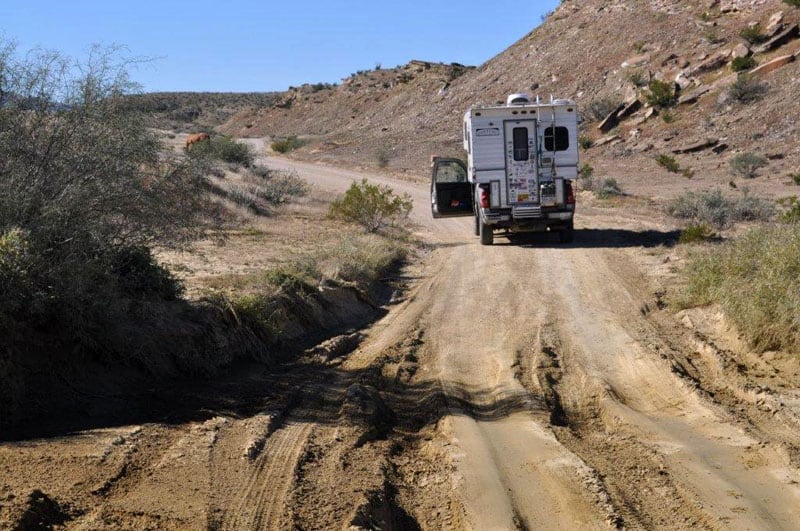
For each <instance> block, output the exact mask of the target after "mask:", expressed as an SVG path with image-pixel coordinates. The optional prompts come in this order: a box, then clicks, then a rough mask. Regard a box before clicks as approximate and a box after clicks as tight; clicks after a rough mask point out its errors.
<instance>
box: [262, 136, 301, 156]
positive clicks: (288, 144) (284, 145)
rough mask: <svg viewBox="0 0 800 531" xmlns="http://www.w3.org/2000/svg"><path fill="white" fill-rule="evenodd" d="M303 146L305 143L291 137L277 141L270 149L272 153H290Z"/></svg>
mask: <svg viewBox="0 0 800 531" xmlns="http://www.w3.org/2000/svg"><path fill="white" fill-rule="evenodd" d="M302 146H303V141H302V140H299V139H298V138H297V137H296V136H290V137H287V138H284V139H283V140H276V141H274V142H273V143H272V144H270V148H272V151H276V152H278V153H289V152H290V151H294V150H295V149H297V148H299V147H302Z"/></svg>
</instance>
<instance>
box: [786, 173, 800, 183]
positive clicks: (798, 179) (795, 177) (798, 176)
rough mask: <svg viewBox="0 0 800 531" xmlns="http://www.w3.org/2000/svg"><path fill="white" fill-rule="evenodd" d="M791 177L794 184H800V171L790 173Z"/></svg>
mask: <svg viewBox="0 0 800 531" xmlns="http://www.w3.org/2000/svg"><path fill="white" fill-rule="evenodd" d="M789 178H790V179H791V180H792V182H793V183H794V184H796V185H797V186H800V173H790V174H789Z"/></svg>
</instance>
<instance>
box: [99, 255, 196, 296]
mask: <svg viewBox="0 0 800 531" xmlns="http://www.w3.org/2000/svg"><path fill="white" fill-rule="evenodd" d="M111 271H112V272H113V273H114V275H115V277H116V279H117V286H118V287H119V289H120V291H121V292H122V293H124V294H125V295H127V296H129V297H131V298H142V297H145V298H152V297H156V298H158V299H161V300H165V301H171V300H175V299H177V298H178V297H180V296H181V295H182V294H183V286H182V284H181V283H180V282H178V280H177V279H176V278H175V277H174V276H173V275H172V273H170V272H169V270H167V269H166V268H165V267H164V266H162V265H161V264H159V263H158V262H156V259H155V257H154V256H153V254H152V252H151V251H150V249H148V248H147V247H142V246H138V247H125V248H122V249H119V250H118V251H117V252H116V254H115V255H114V256H113V257H112V259H111Z"/></svg>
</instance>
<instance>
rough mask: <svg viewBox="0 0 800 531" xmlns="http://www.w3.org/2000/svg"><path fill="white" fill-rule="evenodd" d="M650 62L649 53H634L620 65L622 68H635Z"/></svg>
mask: <svg viewBox="0 0 800 531" xmlns="http://www.w3.org/2000/svg"><path fill="white" fill-rule="evenodd" d="M649 62H650V54H649V53H645V54H642V55H634V56H633V57H629V58H628V60H627V61H624V62H623V63H622V64H621V65H620V66H621V67H622V68H635V67H637V66H644V65H646V64H647V63H649Z"/></svg>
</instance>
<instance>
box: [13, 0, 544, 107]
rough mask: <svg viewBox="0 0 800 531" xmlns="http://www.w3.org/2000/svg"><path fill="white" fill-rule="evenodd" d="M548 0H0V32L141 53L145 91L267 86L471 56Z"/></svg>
mask: <svg viewBox="0 0 800 531" xmlns="http://www.w3.org/2000/svg"><path fill="white" fill-rule="evenodd" d="M557 4H558V0H545V1H533V2H531V1H527V2H525V1H521V0H495V1H494V2H478V1H475V0H462V1H459V2H437V1H435V0H428V1H424V0H410V1H405V2H381V1H380V0H375V1H371V2H368V1H362V0H353V1H340V2H334V1H329V2H324V1H319V0H306V1H304V2H298V1H294V2H292V1H287V0H282V1H272V0H262V1H260V2H256V1H249V0H248V1H237V0H228V1H226V0H216V1H213V2H212V1H208V0H194V1H191V2H188V1H183V0H181V1H172V2H170V1H167V0H164V1H161V2H155V1H152V0H127V1H115V0H103V1H96V0H85V1H84V0H73V1H63V0H62V1H52V0H51V1H44V0H0V37H2V38H3V39H5V40H14V41H16V42H17V45H18V49H19V50H21V51H26V50H30V49H32V48H37V47H40V48H45V49H50V50H58V51H60V52H63V53H65V54H67V55H70V56H73V57H80V56H82V55H84V54H85V52H86V51H87V49H88V48H89V46H90V45H92V44H95V43H99V44H105V45H111V44H119V45H124V46H126V47H127V48H128V50H129V53H130V55H132V56H136V57H149V58H153V60H152V61H150V62H148V63H147V64H145V65H142V66H139V67H137V68H136V70H134V71H132V77H133V78H134V80H136V81H138V82H139V83H141V84H142V85H143V86H144V89H145V90H146V91H178V90H186V91H233V92H249V91H271V90H285V89H286V88H287V87H289V86H290V85H300V84H302V83H306V82H308V83H315V82H339V81H340V80H341V79H342V78H343V77H346V76H348V75H349V74H351V73H353V72H355V71H357V70H366V69H371V68H374V67H375V66H376V65H377V64H378V63H380V64H381V65H383V66H384V67H393V66H397V65H398V64H405V63H407V62H408V61H409V60H411V59H421V60H426V61H441V62H447V63H449V62H458V63H463V64H470V65H478V64H480V63H482V62H484V61H486V60H488V59H490V58H491V57H492V56H494V55H495V54H497V53H499V52H501V51H502V50H504V49H505V48H507V47H508V46H509V45H510V44H512V43H513V42H515V41H516V40H518V39H519V38H520V37H522V36H523V35H525V34H526V33H527V32H529V31H530V30H532V29H533V28H534V27H535V26H537V25H538V24H540V22H541V16H542V14H543V13H545V12H547V11H550V10H552V9H554V8H555V6H556V5H557Z"/></svg>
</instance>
